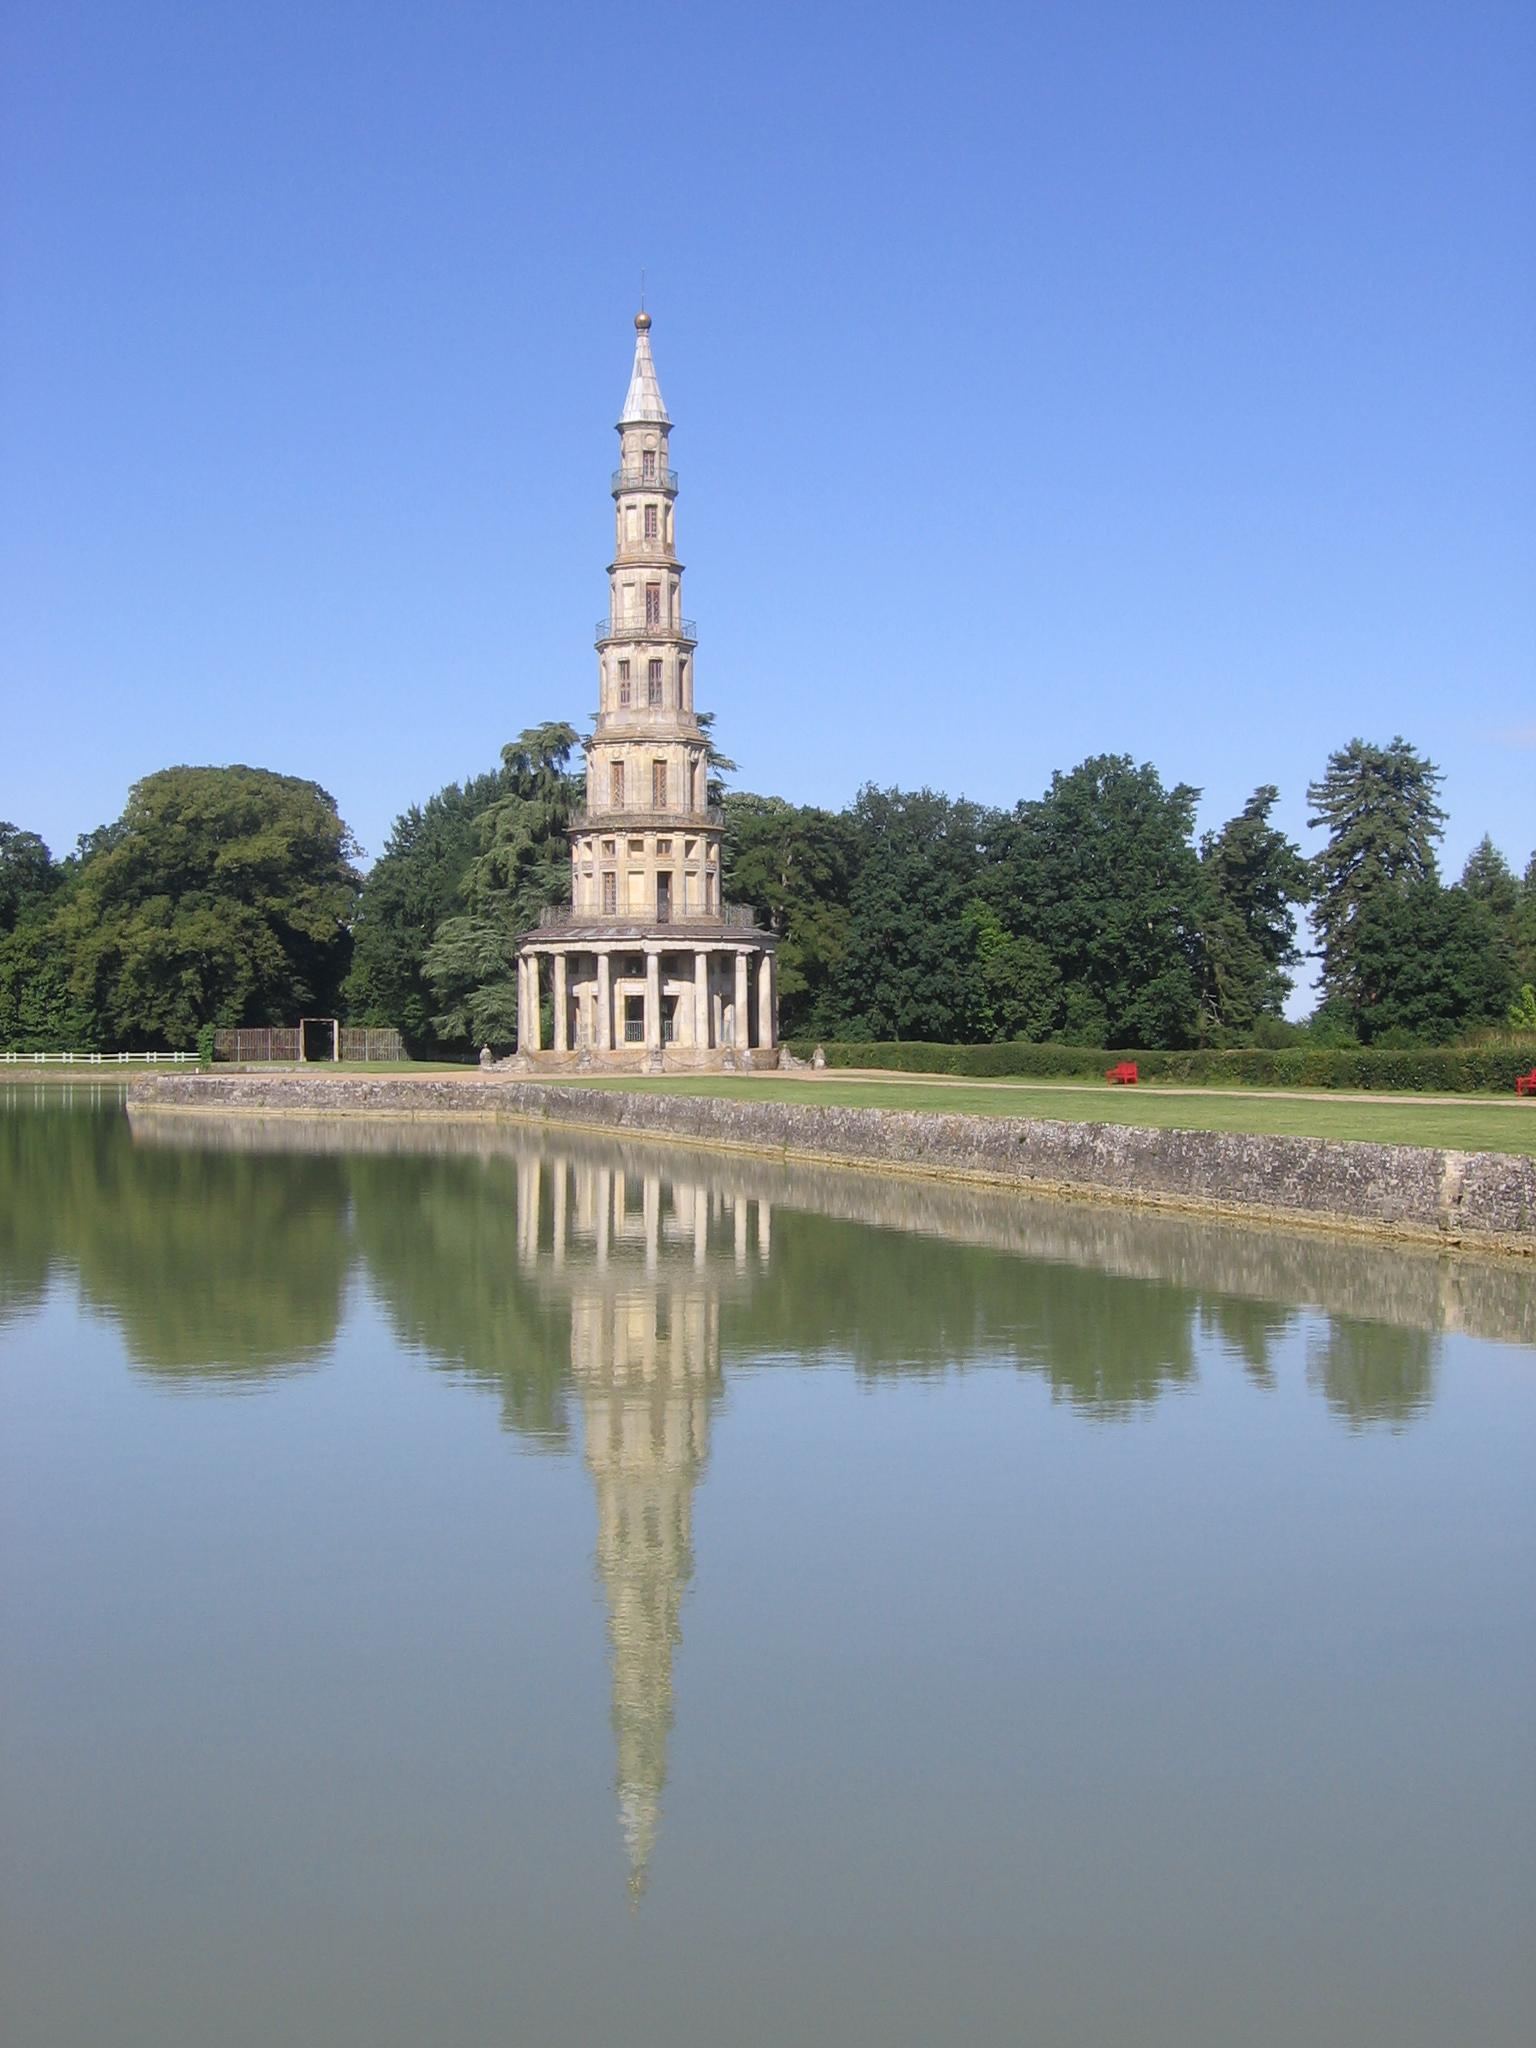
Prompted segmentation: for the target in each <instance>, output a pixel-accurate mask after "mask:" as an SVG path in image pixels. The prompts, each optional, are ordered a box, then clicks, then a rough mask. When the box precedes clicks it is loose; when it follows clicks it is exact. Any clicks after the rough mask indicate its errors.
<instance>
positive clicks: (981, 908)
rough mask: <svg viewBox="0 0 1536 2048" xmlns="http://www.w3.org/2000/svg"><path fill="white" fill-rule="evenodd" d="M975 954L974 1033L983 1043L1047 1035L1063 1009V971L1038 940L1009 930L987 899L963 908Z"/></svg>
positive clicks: (972, 999)
mask: <svg viewBox="0 0 1536 2048" xmlns="http://www.w3.org/2000/svg"><path fill="white" fill-rule="evenodd" d="M965 926H966V930H967V933H968V934H969V937H970V941H971V946H972V956H971V976H970V998H969V1000H970V1016H971V1024H972V1034H971V1035H972V1036H973V1037H974V1038H976V1039H977V1040H979V1041H980V1042H981V1043H983V1044H995V1043H996V1042H998V1041H999V1040H1001V1039H1005V1038H1028V1039H1041V1038H1047V1037H1049V1035H1050V1033H1051V1031H1052V1029H1053V1028H1054V1026H1055V1024H1056V1022H1057V1019H1058V1017H1059V1015H1060V1012H1061V976H1060V975H1059V974H1058V973H1057V971H1056V963H1055V962H1054V961H1053V960H1052V959H1051V956H1050V954H1049V953H1047V952H1046V950H1045V948H1044V947H1043V946H1042V945H1041V944H1040V942H1039V940H1038V939H1030V938H1021V937H1020V936H1019V934H1018V933H1017V932H1011V931H1009V930H1008V928H1007V926H1006V925H1005V924H1004V923H1003V921H1002V919H1001V918H1000V917H999V916H998V914H997V912H996V911H995V910H994V909H993V908H992V906H991V905H990V904H989V903H983V902H981V901H979V900H978V901H977V902H974V903H972V904H970V905H969V906H968V907H967V909H966V913H965Z"/></svg>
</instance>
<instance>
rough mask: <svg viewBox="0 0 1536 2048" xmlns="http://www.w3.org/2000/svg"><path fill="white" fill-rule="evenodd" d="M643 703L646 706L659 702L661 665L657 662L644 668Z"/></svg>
mask: <svg viewBox="0 0 1536 2048" xmlns="http://www.w3.org/2000/svg"><path fill="white" fill-rule="evenodd" d="M645 701H646V703H647V704H659V703H660V702H661V663H660V662H659V661H653V662H650V663H649V664H648V665H647V667H646V675H645Z"/></svg>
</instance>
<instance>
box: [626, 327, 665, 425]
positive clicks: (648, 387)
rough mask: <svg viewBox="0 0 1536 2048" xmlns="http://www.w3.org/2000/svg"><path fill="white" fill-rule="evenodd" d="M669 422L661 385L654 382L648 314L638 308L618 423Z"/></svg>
mask: <svg viewBox="0 0 1536 2048" xmlns="http://www.w3.org/2000/svg"><path fill="white" fill-rule="evenodd" d="M671 424H672V422H671V420H669V419H668V417H667V406H666V401H665V399H664V398H663V397H662V395H661V386H660V385H659V384H658V383H657V382H656V365H655V363H654V362H653V361H652V360H651V316H650V314H649V313H645V312H640V313H637V314H636V315H635V366H634V368H633V370H631V372H630V375H629V389H628V391H626V392H625V394H624V410H623V412H622V413H621V414H620V415H619V425H620V427H644V426H657V427H670V426H671Z"/></svg>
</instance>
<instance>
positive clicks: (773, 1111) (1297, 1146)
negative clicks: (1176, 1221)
mask: <svg viewBox="0 0 1536 2048" xmlns="http://www.w3.org/2000/svg"><path fill="white" fill-rule="evenodd" d="M128 1103H129V1107H130V1109H133V1110H148V1109H167V1110H175V1109H196V1110H205V1111H206V1110H216V1111H226V1112H234V1113H238V1114H243V1115H253V1116H270V1115H283V1114H290V1115H293V1114H298V1115H305V1116H311V1117H313V1116H316V1115H320V1116H340V1117H348V1116H358V1117H365V1118H366V1117H378V1118H389V1119H399V1118H405V1119H418V1118H419V1119H427V1120H431V1121H455V1120H464V1119H469V1120H490V1121H500V1120H503V1119H504V1120H506V1121H509V1122H517V1123H530V1124H539V1123H549V1124H557V1125H564V1126H569V1127H573V1128H578V1129H583V1130H589V1131H605V1132H610V1133H612V1134H615V1135H622V1136H625V1137H647V1136H648V1137H653V1138H659V1139H664V1140H667V1141H671V1142H682V1143H687V1144H697V1145H705V1146H709V1147H714V1148H721V1149H727V1150H737V1151H746V1152H754V1153H765V1154H770V1155H778V1156H781V1157H795V1158H805V1159H818V1160H823V1161H827V1162H829V1163H831V1164H834V1165H844V1166H857V1167H865V1168H873V1169H876V1170H878V1171H880V1172H882V1173H887V1174H917V1175H932V1176H935V1177H937V1178H940V1179H947V1180H972V1181H984V1182H991V1183H995V1184H1000V1185H1003V1186H1011V1187H1016V1188H1018V1189H1020V1190H1022V1191H1028V1192H1033V1193H1061V1194H1068V1195H1071V1196H1074V1197H1082V1196H1088V1197H1091V1198H1102V1199H1106V1200H1111V1201H1116V1202H1131V1203H1144V1204H1150V1205H1152V1206H1156V1207H1171V1208H1183V1209H1192V1210H1198V1211H1205V1212H1209V1213H1214V1214H1227V1215H1235V1216H1247V1217H1250V1218H1258V1219H1264V1218H1272V1219H1281V1220H1284V1221H1287V1222H1290V1223H1300V1224H1305V1225H1308V1226H1315V1227H1318V1228H1325V1229H1334V1230H1352V1231H1360V1232H1366V1233H1370V1234H1374V1235H1382V1236H1388V1237H1401V1238H1405V1239H1414V1240H1418V1241H1420V1242H1425V1241H1429V1242H1433V1243H1436V1244H1439V1245H1442V1246H1457V1245H1462V1244H1466V1245H1470V1246H1475V1247H1477V1248H1478V1249H1481V1250H1490V1251H1507V1252H1510V1253H1513V1254H1516V1255H1521V1256H1525V1257H1536V1159H1529V1158H1525V1157H1522V1156H1520V1155H1518V1154H1512V1153H1501V1152H1454V1151H1447V1150H1442V1149H1439V1148H1432V1147H1427V1146H1417V1145H1376V1144H1361V1143H1350V1142H1343V1141H1340V1140H1337V1139H1329V1138H1283V1137H1260V1136H1246V1135H1243V1134H1240V1133H1234V1132H1214V1131H1179V1130H1154V1129H1150V1128H1148V1127H1145V1126H1142V1125H1136V1124H1109V1123H1092V1122H1084V1123H1065V1122H1055V1121H1047V1120H1044V1119H1033V1118H1021V1117H1004V1116H998V1117H991V1116H960V1115H956V1116H950V1115H946V1114H945V1113H943V1112H942V1111H935V1110H891V1109H878V1108H858V1109H845V1108H840V1107H836V1106H833V1105H831V1104H825V1103H817V1102H810V1101H808V1102H753V1101H751V1100H737V1099H732V1100H727V1099H725V1098H722V1097H719V1096H702V1095H696V1096H681V1095H666V1094H632V1093H629V1092H627V1091H624V1090H620V1089H612V1090H609V1089H594V1088H585V1087H579V1086H578V1087H569V1086H561V1085H560V1084H559V1083H558V1082H552V1081H528V1080H522V1079H519V1078H516V1077H514V1076H509V1075H504V1074H496V1073H492V1074H483V1073H480V1072H475V1071H471V1072H467V1073H466V1074H464V1075H462V1076H459V1075H430V1076H428V1075H423V1076H421V1077H420V1078H419V1079H418V1078H415V1077H411V1076H404V1075H373V1076H363V1075H358V1076H349V1077H346V1078H339V1077H337V1078H324V1077H316V1076H312V1075H308V1076H307V1075H302V1074H283V1075H255V1074H240V1075H234V1074H229V1075H220V1074H181V1073H178V1074H170V1073H166V1074H146V1075H142V1076H139V1077H138V1078H136V1079H135V1080H134V1081H133V1082H132V1084H131V1085H130V1087H129V1090H128Z"/></svg>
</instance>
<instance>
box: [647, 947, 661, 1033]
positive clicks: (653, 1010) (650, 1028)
mask: <svg viewBox="0 0 1536 2048" xmlns="http://www.w3.org/2000/svg"><path fill="white" fill-rule="evenodd" d="M645 1044H646V1050H647V1051H648V1052H657V1051H659V1050H660V1048H661V955H660V954H659V953H658V952H657V950H656V948H655V947H654V946H651V947H649V948H647V951H646V955H645Z"/></svg>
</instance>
